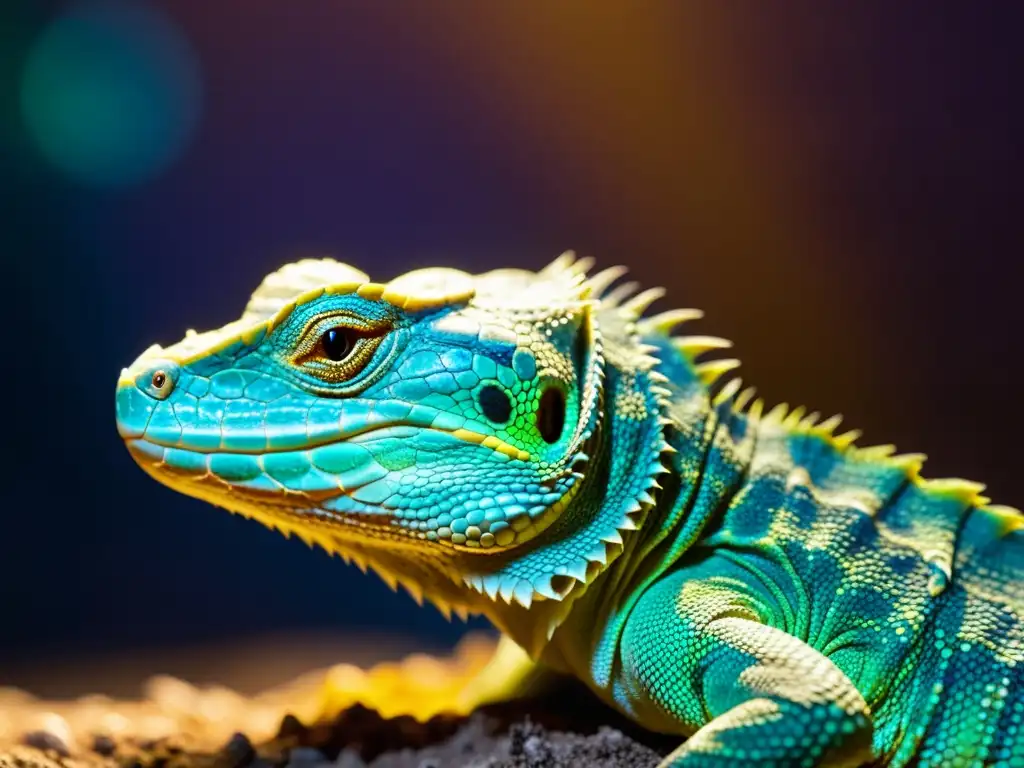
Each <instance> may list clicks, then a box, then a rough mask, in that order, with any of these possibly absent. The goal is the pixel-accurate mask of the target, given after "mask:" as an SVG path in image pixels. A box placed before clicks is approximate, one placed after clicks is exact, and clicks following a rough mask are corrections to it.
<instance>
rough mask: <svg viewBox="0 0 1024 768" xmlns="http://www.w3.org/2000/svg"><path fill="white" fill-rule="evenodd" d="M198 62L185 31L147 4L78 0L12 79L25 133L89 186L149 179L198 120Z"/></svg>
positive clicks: (45, 33)
mask: <svg viewBox="0 0 1024 768" xmlns="http://www.w3.org/2000/svg"><path fill="white" fill-rule="evenodd" d="M200 104H201V80H200V68H199V64H198V60H197V57H196V55H195V53H194V52H193V50H192V49H191V47H190V46H189V44H188V42H187V40H186V39H185V37H184V36H183V35H182V34H181V33H180V32H179V30H178V29H177V28H176V27H175V26H174V25H173V24H172V23H171V22H170V21H169V20H168V19H167V18H166V17H165V15H164V14H163V13H162V12H161V11H159V10H157V9H155V8H153V7H151V6H149V5H148V4H145V3H142V2H139V1H138V0H134V1H133V2H131V3H128V2H122V1H118V2H102V3H95V2H90V3H81V4H79V5H76V6H75V7H74V8H73V9H71V10H70V11H67V12H65V13H64V14H62V15H61V16H60V17H58V18H57V19H56V20H54V21H53V22H52V23H51V24H50V25H49V26H48V27H47V28H46V29H45V30H44V31H43V32H42V34H41V35H40V36H39V38H38V39H37V40H36V42H35V44H34V46H33V47H32V49H31V51H30V53H29V55H28V58H27V61H26V64H25V68H24V71H23V77H22V82H21V108H22V112H23V116H24V120H25V125H26V127H27V129H28V133H29V135H30V136H31V137H32V139H33V141H34V143H35V144H36V146H37V147H38V148H39V150H40V152H41V153H42V154H43V156H44V157H45V158H46V159H47V160H48V161H49V162H50V163H51V164H52V165H53V166H55V167H56V168H57V169H59V170H60V171H62V172H63V173H64V174H66V175H67V176H68V177H70V178H72V179H74V180H76V181H78V182H80V183H83V184H87V185H90V186H120V185H128V184H136V183H139V182H142V181H146V180H149V179H151V178H153V177H154V176H156V175H157V174H159V173H160V172H162V171H163V170H165V169H166V168H167V167H168V166H169V165H170V164H171V163H172V162H173V161H174V160H175V159H177V158H178V157H179V156H180V154H181V152H182V150H183V149H184V147H185V146H186V145H187V143H188V140H189V138H190V137H191V135H192V133H193V131H194V129H195V126H196V123H197V122H198V118H199V113H200Z"/></svg>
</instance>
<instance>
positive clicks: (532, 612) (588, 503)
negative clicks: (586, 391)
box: [483, 356, 671, 656]
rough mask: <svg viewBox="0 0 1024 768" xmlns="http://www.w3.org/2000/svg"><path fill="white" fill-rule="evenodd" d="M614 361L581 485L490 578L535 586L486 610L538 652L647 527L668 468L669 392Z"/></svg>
mask: <svg viewBox="0 0 1024 768" xmlns="http://www.w3.org/2000/svg"><path fill="white" fill-rule="evenodd" d="M617 362H618V361H616V360H615V359H614V356H610V359H609V360H608V364H607V366H606V369H605V375H604V392H603V402H602V417H601V421H600V424H599V427H598V430H597V432H596V434H595V437H594V440H593V442H592V444H591V446H590V452H591V459H590V462H589V463H588V466H587V469H586V473H585V477H584V478H583V479H582V480H581V483H582V487H581V489H580V491H579V492H578V494H577V495H576V497H575V498H574V499H573V501H572V503H571V504H570V505H569V506H568V507H567V508H566V510H565V511H564V512H563V513H562V515H561V516H560V517H559V519H558V520H557V521H555V522H554V523H553V524H552V525H551V527H550V528H549V529H548V530H547V531H545V532H544V534H542V535H541V536H538V537H537V538H536V539H534V540H533V541H531V542H530V544H529V545H528V547H526V548H524V550H523V551H517V552H515V553H513V556H512V557H511V558H510V559H509V560H507V561H506V562H504V563H502V564H501V565H500V567H499V569H498V570H497V571H496V572H495V573H494V574H493V575H492V576H490V578H495V577H497V576H499V575H500V577H501V578H503V579H508V578H516V579H520V580H527V581H529V583H530V584H532V585H533V587H534V596H533V600H532V602H531V604H530V605H529V607H524V606H522V605H520V604H518V603H517V602H516V601H512V602H511V603H509V602H505V601H503V600H501V599H500V597H499V598H498V599H495V600H491V601H490V602H489V603H488V604H487V605H486V606H484V610H483V612H484V613H485V615H487V617H488V618H489V619H490V620H491V621H492V622H493V623H494V624H495V625H496V626H497V627H498V628H499V629H501V630H502V631H503V632H504V633H505V634H507V635H509V636H510V637H511V638H512V639H513V640H515V641H516V642H517V643H518V644H519V645H521V646H523V647H524V648H525V649H526V650H527V651H529V652H530V653H531V654H533V655H535V656H538V655H540V654H541V652H542V651H543V649H544V647H545V646H546V645H547V644H548V642H549V640H550V639H551V637H552V635H553V634H554V632H555V631H556V630H557V628H558V627H559V626H560V625H561V624H562V623H563V622H564V621H565V620H566V618H567V617H568V616H569V614H570V612H572V611H573V610H574V606H575V605H576V604H577V603H578V601H579V600H580V599H581V598H582V597H583V596H584V595H585V594H586V593H587V592H588V590H589V589H590V588H591V587H592V586H593V585H594V584H596V583H597V582H598V581H599V580H601V578H602V574H604V573H606V572H607V571H609V569H610V568H612V566H613V564H614V563H615V562H616V561H617V560H619V559H620V558H621V555H622V553H623V551H624V550H625V548H626V547H628V546H629V545H630V542H631V541H632V540H633V539H635V538H636V537H637V536H638V535H639V533H640V532H641V531H643V530H644V528H645V521H646V519H647V517H648V515H649V514H650V512H651V510H652V509H653V508H654V505H655V494H656V492H657V490H658V487H659V485H658V479H659V478H663V476H664V475H665V474H666V473H668V472H669V468H668V466H667V464H666V459H667V457H668V456H669V455H670V451H671V448H670V447H669V445H668V443H667V442H666V439H665V436H666V433H665V428H666V413H667V409H668V408H669V404H668V400H667V399H666V397H665V395H666V394H667V392H668V391H667V390H664V389H662V387H661V386H659V380H658V377H657V376H656V375H655V376H652V373H653V372H652V371H650V370H643V369H638V368H637V367H635V366H630V367H625V366H620V365H618V364H617ZM495 562H497V561H495Z"/></svg>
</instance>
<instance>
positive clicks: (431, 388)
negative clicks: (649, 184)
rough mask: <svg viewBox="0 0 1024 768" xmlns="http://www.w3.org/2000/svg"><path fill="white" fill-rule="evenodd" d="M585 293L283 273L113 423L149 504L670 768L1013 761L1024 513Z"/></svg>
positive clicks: (123, 393) (327, 266)
mask: <svg viewBox="0 0 1024 768" xmlns="http://www.w3.org/2000/svg"><path fill="white" fill-rule="evenodd" d="M584 271H585V265H584V263H583V262H575V263H574V262H573V260H572V258H571V257H563V258H560V259H559V260H557V261H556V262H555V263H554V264H552V265H551V266H550V267H548V268H547V269H545V270H543V271H542V272H540V273H537V274H533V273H525V272H521V271H512V270H509V271H502V272H495V273H489V274H487V275H482V276H476V277H473V276H468V275H465V274H463V273H457V272H455V271H454V270H426V271H422V272H419V273H410V275H406V276H403V277H402V278H399V279H397V280H396V281H392V283H390V284H389V285H387V286H382V285H378V284H374V283H371V282H370V281H369V280H368V279H367V278H366V276H365V275H362V273H358V272H357V271H355V270H352V269H351V268H349V267H345V266H344V265H339V264H337V263H336V262H329V261H323V262H310V261H306V262H299V263H298V264H295V265H290V266H289V267H286V268H284V269H283V270H281V271H279V273H277V274H276V275H274V276H271V277H269V278H268V280H267V281H265V283H264V285H263V286H261V288H260V289H259V290H258V291H257V293H256V294H255V295H254V298H253V301H252V302H250V306H249V307H248V308H247V311H246V314H245V315H243V317H242V319H240V320H239V321H237V322H236V323H234V324H231V325H229V326H226V327H225V328H224V329H221V330H220V331H217V332H212V333H211V334H204V335H200V336H189V337H187V338H186V339H185V340H184V341H183V342H181V343H180V344H179V345H175V346H174V347H170V348H168V349H160V348H153V349H151V350H149V351H147V352H146V353H145V354H144V355H143V356H142V357H141V358H140V359H139V360H138V361H137V362H136V363H135V364H134V365H133V367H132V369H131V370H129V371H125V372H124V373H123V374H122V379H121V382H120V384H119V392H118V415H119V427H120V429H121V432H122V434H123V435H124V436H125V438H126V440H128V443H129V446H130V447H131V448H132V452H133V454H134V455H135V456H136V458H137V459H138V460H139V462H140V464H142V466H143V467H144V468H146V469H147V471H149V472H151V473H152V474H153V475H154V476H156V477H157V478H158V479H160V480H161V481H162V482H165V483H167V484H169V485H171V486H172V487H175V488H177V489H179V490H181V491H183V492H185V493H189V494H191V495H194V496H197V497H199V498H204V499H206V500H208V501H211V502H213V503H215V504H218V505H221V506H225V507H227V508H229V509H232V510H233V511H238V512H242V513H243V514H246V515H248V516H251V517H255V518H256V519H259V520H261V521H262V522H264V523H266V524H269V525H273V526H275V527H279V528H281V529H282V530H285V531H290V532H295V533H297V534H299V535H301V536H303V537H304V538H306V539H307V540H310V541H312V542H316V543H319V544H321V545H323V546H324V547H325V548H327V549H329V550H331V551H336V552H340V553H341V554H343V555H344V556H346V557H349V558H353V559H355V560H356V561H358V562H360V563H363V564H369V565H371V566H372V567H374V568H375V569H376V570H377V571H378V572H380V573H381V574H382V575H383V576H384V578H385V579H387V580H388V581H390V582H391V583H395V582H397V583H401V584H403V585H405V586H406V587H407V588H408V589H409V590H410V592H412V593H413V594H414V595H415V596H417V597H420V596H422V597H426V598H427V599H429V600H430V601H431V602H434V603H435V604H436V605H438V606H439V607H440V608H441V609H442V610H443V611H445V612H447V611H449V610H455V611H457V612H460V613H462V612H466V611H471V612H479V613H483V614H485V615H486V616H488V617H489V618H490V619H491V620H492V621H493V622H494V623H495V625H496V626H498V628H499V629H501V630H502V631H503V633H504V634H505V635H506V636H507V637H509V638H511V639H512V640H513V641H514V642H515V643H517V644H518V645H519V646H521V647H522V648H524V649H526V650H527V651H528V652H529V654H530V655H531V656H532V657H533V658H535V659H537V660H538V661H540V662H541V663H542V664H544V665H545V666H548V667H552V668H554V669H557V670H561V671H565V672H569V673H571V674H573V675H575V676H577V677H578V678H580V679H581V680H583V681H584V682H586V683H587V685H589V686H590V687H591V688H592V689H593V690H594V691H595V692H596V693H597V694H598V695H599V696H601V697H602V698H604V699H605V700H606V701H608V702H609V703H611V704H613V705H614V706H616V707H617V708H619V709H620V710H622V711H623V712H625V713H626V714H628V715H630V716H631V717H633V718H635V719H636V720H637V721H639V722H640V723H642V724H644V725H646V726H647V727H649V728H652V729H655V730H659V731H664V732H669V733H678V734H680V735H681V736H687V737H689V738H688V740H687V741H686V742H685V743H684V744H683V746H682V747H680V749H679V750H677V751H676V752H675V753H673V755H672V756H671V757H670V758H669V761H673V764H679V765H704V764H707V765H728V764H733V763H735V764H745V763H755V764H759V765H760V764H764V765H770V764H775V765H818V764H827V765H858V764H861V763H865V762H869V761H874V762H880V763H885V764H891V765H989V764H991V765H998V766H1004V767H1005V768H1009V767H1010V766H1021V765H1024V723H1022V720H1024V623H1022V621H1024V619H1022V617H1024V518H1022V517H1021V515H1020V513H1018V512H1016V511H1015V510H1012V509H1009V508H1006V507H997V506H992V505H989V504H988V501H987V500H986V499H984V498H983V497H981V496H980V495H979V492H980V490H981V488H980V486H978V485H977V484H973V483H969V482H966V481H962V480H944V481H926V480H923V479H922V478H921V477H920V475H919V474H918V470H919V469H920V465H921V462H922V460H923V457H921V456H917V455H908V456H893V455H892V450H891V448H890V447H876V448H866V449H859V448H855V447H853V446H852V442H853V439H854V437H855V435H854V434H853V433H848V434H846V435H839V436H836V435H834V434H833V430H834V427H835V426H836V424H837V423H838V420H837V419H830V420H828V421H825V422H822V423H820V424H819V423H816V416H811V417H807V418H803V412H802V410H800V409H797V410H796V411H792V412H788V411H787V409H786V408H785V407H780V408H777V409H775V410H773V411H771V412H770V413H767V414H764V413H762V406H761V402H760V401H752V392H751V391H749V390H748V391H744V392H740V391H739V382H738V380H734V381H732V382H729V383H726V384H725V385H724V386H722V381H724V379H722V378H721V374H723V373H724V372H725V371H727V370H728V369H729V368H730V367H731V364H730V362H729V361H711V362H707V363H698V362H697V361H696V358H697V356H698V355H699V354H701V353H702V352H704V351H707V350H709V349H715V348H719V347H721V346H724V344H723V342H721V340H717V339H714V338H710V337H682V338H673V337H671V336H669V331H670V330H671V328H672V326H674V325H675V324H677V323H678V322H681V321H684V320H687V319H690V318H692V317H694V316H696V313H694V312H687V311H680V312H669V313H664V314H662V315H658V316H655V317H651V318H644V317H642V314H643V311H644V309H645V307H646V306H647V305H648V304H649V303H650V302H651V301H653V300H654V299H655V298H657V296H658V295H660V294H658V293H657V292H647V293H644V294H641V295H639V296H636V297H634V298H632V299H626V298H625V297H626V296H627V295H628V291H629V289H628V288H622V289H619V290H618V291H616V290H612V291H611V292H607V291H606V289H607V288H608V284H609V283H611V282H612V281H613V280H614V279H615V278H617V277H618V276H619V274H620V272H618V271H616V270H606V271H605V272H604V273H600V274H598V275H595V276H593V277H591V278H589V280H587V279H586V278H585V275H584ZM325 288H326V289H327V290H324V289H325ZM352 328H356V329H357V330H356V331H352ZM332 329H335V330H332ZM339 329H340V330H339ZM329 333H333V334H334V335H333V336H330V337H329V336H328V334H329ZM339 333H340V334H343V335H344V336H345V338H341V337H339V335H338V334H339ZM339 338H340V341H339ZM332 345H333V346H332ZM342 353H344V355H343V354H342ZM335 358H339V359H335ZM160 376H162V377H163V380H162V381H159V377H160ZM158 383H159V384H160V386H157V384H158ZM485 390H486V391H485Z"/></svg>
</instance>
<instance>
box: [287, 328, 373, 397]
mask: <svg viewBox="0 0 1024 768" xmlns="http://www.w3.org/2000/svg"><path fill="white" fill-rule="evenodd" d="M388 330H389V329H388V328H387V327H379V328H377V327H370V326H365V327H364V326H361V325H349V324H346V323H345V322H344V321H340V322H339V319H338V318H334V319H333V321H330V322H323V323H321V324H319V327H317V326H314V327H313V328H311V329H310V331H309V332H308V333H307V334H306V335H305V339H304V340H303V341H302V342H301V343H300V344H299V348H298V349H297V350H296V355H295V357H294V358H293V360H294V362H295V363H297V364H298V365H300V366H302V367H303V368H304V369H305V370H306V371H308V372H309V373H312V374H314V375H315V376H317V377H318V378H320V379H323V380H324V381H327V382H330V383H332V384H340V383H342V382H346V381H350V380H351V379H354V378H355V377H356V376H358V374H359V373H360V372H361V371H362V370H363V369H364V368H365V367H366V366H367V365H369V363H370V361H371V360H372V359H373V356H374V353H375V352H376V351H377V348H378V347H380V344H381V342H382V341H383V339H384V337H385V336H386V335H387V332H388Z"/></svg>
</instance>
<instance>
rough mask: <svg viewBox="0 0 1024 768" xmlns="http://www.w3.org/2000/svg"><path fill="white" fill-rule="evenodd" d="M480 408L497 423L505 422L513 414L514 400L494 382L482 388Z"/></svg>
mask: <svg viewBox="0 0 1024 768" xmlns="http://www.w3.org/2000/svg"><path fill="white" fill-rule="evenodd" d="M479 399H480V410H481V411H483V413H484V416H486V417H487V418H488V419H490V420H491V421H493V422H494V423H495V424H504V423H505V422H507V421H508V417H509V416H511V415H512V402H511V401H510V400H509V399H508V395H506V394H505V392H504V391H503V390H501V389H499V388H498V387H496V386H494V385H493V384H488V385H487V386H486V387H484V388H483V389H481V390H480V394H479Z"/></svg>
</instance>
